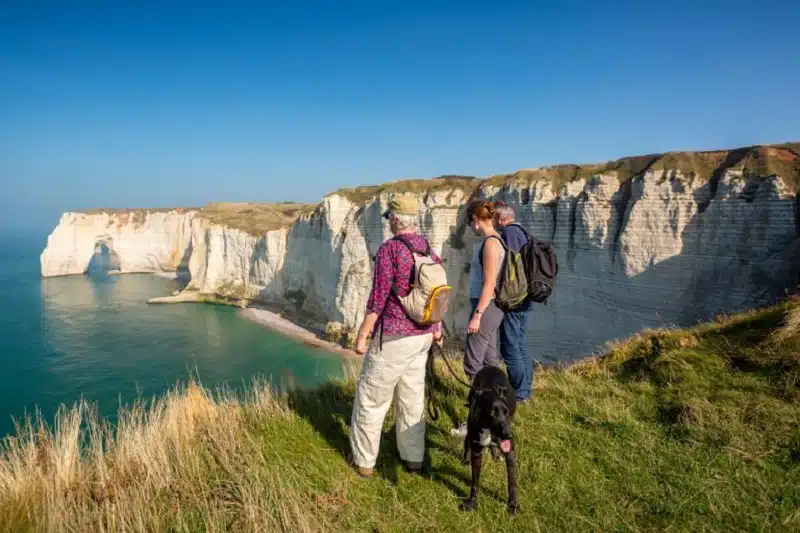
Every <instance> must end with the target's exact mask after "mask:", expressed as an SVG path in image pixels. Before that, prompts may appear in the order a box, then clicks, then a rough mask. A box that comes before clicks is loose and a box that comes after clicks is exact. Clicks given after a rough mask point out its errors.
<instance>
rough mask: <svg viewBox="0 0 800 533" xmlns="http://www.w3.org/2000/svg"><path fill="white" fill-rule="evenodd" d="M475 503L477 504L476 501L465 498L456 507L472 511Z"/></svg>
mask: <svg viewBox="0 0 800 533" xmlns="http://www.w3.org/2000/svg"><path fill="white" fill-rule="evenodd" d="M476 505H478V502H477V501H475V500H470V499H466V500H464V501H463V502H461V505H459V506H458V508H459V509H460V510H462V511H473V510H474V509H475V506H476Z"/></svg>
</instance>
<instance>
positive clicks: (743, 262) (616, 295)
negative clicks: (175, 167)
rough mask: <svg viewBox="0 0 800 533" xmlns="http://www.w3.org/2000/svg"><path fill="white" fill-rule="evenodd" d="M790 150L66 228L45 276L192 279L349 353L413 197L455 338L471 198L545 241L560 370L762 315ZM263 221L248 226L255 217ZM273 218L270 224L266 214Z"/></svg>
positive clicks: (126, 216)
mask: <svg viewBox="0 0 800 533" xmlns="http://www.w3.org/2000/svg"><path fill="white" fill-rule="evenodd" d="M798 148H800V145H797V144H792V145H780V146H766V147H748V148H742V149H738V150H733V151H718V152H696V153H670V154H664V155H653V156H643V157H636V158H628V159H623V160H619V161H614V162H610V163H606V164H602V165H590V166H578V165H563V166H557V167H548V168H542V169H533V170H527V171H520V172H517V173H514V174H510V175H502V176H494V177H491V178H489V179H485V180H479V179H472V178H462V177H445V178H437V179H432V180H409V181H400V182H394V183H389V184H385V185H382V186H376V187H364V188H359V189H348V190H341V191H337V192H334V193H332V194H329V195H327V196H326V197H325V198H323V200H322V202H320V203H319V204H318V205H317V206H300V205H297V206H295V205H293V204H281V206H279V209H277V210H276V208H275V207H274V206H272V207H269V208H267V207H263V209H265V210H269V213H270V215H271V217H272V218H270V224H268V225H266V226H258V225H257V224H256V225H255V226H254V225H253V224H244V223H243V222H242V220H246V221H252V217H251V218H248V217H247V216H244V217H242V216H240V215H241V213H242V212H243V210H245V209H249V208H248V207H247V206H238V207H236V208H235V209H233V210H232V212H233V211H236V212H237V213H238V214H239V216H237V217H229V219H226V218H225V217H221V216H218V215H219V211H218V210H217V211H213V210H209V209H208V208H200V209H189V210H173V211H165V212H148V211H130V212H122V213H108V212H98V213H93V214H85V213H67V214H65V215H64V216H63V217H62V219H61V221H60V223H59V225H58V227H57V228H56V229H55V230H54V231H53V233H52V234H51V235H50V237H49V238H48V244H47V248H46V249H45V251H44V252H43V254H42V258H41V263H42V275H44V276H50V275H60V274H79V273H82V272H84V271H85V270H86V268H87V265H88V264H89V262H90V260H91V258H92V255H93V253H94V250H95V249H96V247H97V246H98V245H104V244H105V245H106V246H107V247H108V249H109V250H110V251H111V252H112V253H114V254H115V255H116V256H117V257H118V260H119V261H118V262H119V270H120V271H121V272H141V271H179V270H183V271H185V272H187V275H188V277H189V282H188V285H187V287H186V289H185V290H186V291H189V292H191V291H195V292H197V293H198V294H210V295H214V296H215V297H218V298H227V299H231V300H235V301H262V302H269V303H272V304H276V305H280V306H283V307H284V308H285V309H287V310H291V311H293V312H295V313H297V314H298V316H302V317H304V318H305V319H306V320H311V321H313V322H314V323H315V324H316V325H318V326H319V327H320V328H325V329H326V330H327V331H328V333H329V334H330V335H331V336H333V337H335V338H341V339H342V340H347V339H348V337H349V336H350V335H351V334H352V331H353V329H354V328H355V327H357V325H358V323H359V321H360V320H361V318H362V317H363V308H364V302H365V300H366V298H367V295H368V293H369V289H370V283H371V279H372V274H371V259H372V257H373V256H374V254H375V252H376V250H377V248H378V246H379V245H380V243H381V242H383V241H384V240H385V239H386V238H388V237H389V234H388V228H386V227H385V224H384V223H383V220H382V219H381V218H380V214H381V212H382V211H383V209H384V208H385V206H386V203H387V201H388V198H389V196H390V195H391V193H393V192H395V191H405V192H412V193H416V194H418V195H419V198H420V203H421V205H422V212H421V217H420V224H421V229H422V232H423V233H424V234H425V235H426V236H428V238H429V240H430V242H431V246H432V247H433V248H434V249H435V250H436V251H437V253H439V254H440V255H441V256H442V258H443V260H444V261H445V265H446V268H447V272H448V276H449V277H450V280H451V283H452V284H453V286H454V287H455V288H456V292H455V302H454V305H453V306H452V309H451V311H450V313H449V316H448V317H447V319H446V321H445V328H446V331H447V332H448V333H449V335H450V336H452V337H462V336H463V335H464V329H465V324H466V321H467V318H468V312H469V310H468V307H467V302H466V300H465V297H464V293H465V288H466V284H467V279H468V272H469V270H468V269H469V258H470V255H471V253H472V249H473V246H474V245H475V244H476V243H477V239H476V238H475V237H474V236H473V235H471V232H470V231H469V230H466V228H465V226H464V224H463V213H464V207H465V205H466V203H467V202H468V200H469V199H470V198H473V197H488V198H492V199H497V200H503V201H506V202H508V203H509V204H511V205H512V206H514V207H515V209H516V212H517V216H518V220H519V221H520V222H521V223H522V224H524V225H525V226H527V227H528V228H529V230H530V231H532V232H533V233H535V234H537V235H538V236H539V237H540V238H544V239H547V240H551V241H552V242H553V243H554V245H555V247H556V251H557V253H558V257H559V263H560V267H561V270H560V273H559V279H558V286H557V289H556V292H555V294H554V296H553V298H552V299H551V301H550V303H549V304H548V305H546V306H537V307H536V308H535V310H534V312H533V313H532V314H531V318H530V322H529V329H528V341H529V345H530V349H531V351H532V353H533V355H534V358H535V359H538V360H540V361H543V362H553V361H568V360H571V359H574V358H577V357H581V356H584V355H587V354H589V353H591V352H593V351H596V350H598V349H600V348H602V346H603V345H604V343H606V342H607V341H610V340H613V339H615V338H621V337H627V336H628V335H630V334H632V333H634V332H636V331H638V330H641V329H643V328H647V327H656V326H665V325H671V324H673V325H680V326H684V325H688V324H691V323H694V322H695V321H698V320H704V319H708V318H709V317H711V316H713V315H715V314H719V313H728V312H735V311H739V310H742V309H747V308H751V307H754V306H758V305H764V304H768V303H770V302H772V301H774V300H776V299H779V298H781V297H782V296H783V295H784V294H785V293H786V292H787V291H791V290H792V289H793V288H794V287H795V286H796V285H797V281H798V261H800V257H798V251H799V250H800V246H798V242H799V241H798V234H799V233H798V226H800V214H799V212H798V210H799V209H800V207H799V206H800V200H798V195H797V185H798V180H799V179H800V163H799V162H798V151H800V150H798ZM258 213H259V212H258V211H254V215H253V217H255V218H257V215H258ZM276 213H277V214H276Z"/></svg>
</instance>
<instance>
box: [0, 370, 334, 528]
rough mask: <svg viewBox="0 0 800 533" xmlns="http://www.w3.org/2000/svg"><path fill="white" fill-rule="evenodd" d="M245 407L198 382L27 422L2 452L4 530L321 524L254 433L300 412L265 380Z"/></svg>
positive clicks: (0, 490) (288, 474)
mask: <svg viewBox="0 0 800 533" xmlns="http://www.w3.org/2000/svg"><path fill="white" fill-rule="evenodd" d="M248 396H249V397H247V398H245V399H244V400H243V401H242V402H240V401H238V400H237V399H235V397H234V396H233V395H231V394H224V393H221V394H218V395H216V397H214V396H213V395H211V394H210V393H209V392H207V391H206V390H205V389H203V388H202V387H200V386H198V385H196V384H195V383H193V382H190V383H189V385H188V386H187V387H185V388H175V389H173V390H172V391H171V392H170V393H169V394H168V395H167V396H165V397H163V398H162V399H159V400H156V401H155V402H153V403H152V404H151V405H145V404H143V403H139V404H137V405H136V406H134V407H133V408H132V409H128V410H123V411H122V412H121V413H120V419H119V421H118V424H117V428H116V430H115V431H112V429H111V428H110V426H109V425H108V424H107V423H105V422H101V421H100V418H99V417H97V416H96V414H95V413H94V412H93V411H92V409H91V408H90V407H89V405H87V404H85V403H81V404H79V405H78V406H76V407H75V408H72V409H64V410H62V411H61V412H59V413H58V416H57V419H56V420H57V421H56V423H55V424H54V426H53V427H52V428H50V427H47V426H45V425H44V424H43V423H42V422H41V421H34V420H30V419H29V420H27V421H26V422H25V424H23V425H22V426H21V427H20V428H18V432H17V436H16V437H14V438H7V439H6V440H5V441H4V443H3V447H2V451H0V528H2V529H3V530H4V531H25V530H27V531H48V532H61V531H102V532H105V531H124V532H128V531H176V530H177V531H189V530H197V529H202V530H205V531H231V530H234V531H288V530H291V531H320V530H322V529H324V524H323V523H321V519H318V518H316V517H315V516H314V514H313V513H309V512H308V511H309V509H308V506H304V505H303V504H302V502H303V500H304V498H302V497H301V492H302V487H300V486H299V485H298V484H297V483H295V482H294V481H293V480H294V477H293V476H291V472H282V473H281V472H277V471H276V470H278V471H279V470H280V469H281V468H283V466H284V465H283V464H282V462H281V461H280V458H276V457H267V455H266V453H265V452H264V447H263V446H262V443H260V442H258V440H257V438H256V437H255V435H257V434H258V432H257V431H253V429H254V428H255V427H257V426H258V425H261V424H263V423H264V422H265V421H267V420H269V419H275V418H276V417H286V416H292V415H291V414H290V412H289V411H288V410H286V409H285V408H284V407H283V406H282V405H281V404H280V403H279V402H278V401H277V400H276V399H275V398H274V397H273V395H272V394H271V393H270V389H269V386H268V385H266V384H264V383H259V382H255V383H253V385H252V386H251V387H250V391H249V393H248Z"/></svg>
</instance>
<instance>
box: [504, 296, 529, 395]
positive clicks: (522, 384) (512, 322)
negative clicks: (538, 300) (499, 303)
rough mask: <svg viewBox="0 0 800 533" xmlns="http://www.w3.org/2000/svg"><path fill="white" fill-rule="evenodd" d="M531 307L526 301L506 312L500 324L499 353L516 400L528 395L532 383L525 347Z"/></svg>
mask: <svg viewBox="0 0 800 533" xmlns="http://www.w3.org/2000/svg"><path fill="white" fill-rule="evenodd" d="M531 307H532V304H531V302H526V303H525V304H523V306H522V307H521V308H520V309H517V310H514V311H511V312H509V313H506V314H505V316H504V317H503V322H502V323H501V324H500V355H502V357H503V361H504V362H505V364H506V367H507V368H508V379H509V381H511V386H512V387H514V390H515V391H516V392H517V399H518V400H527V399H528V398H529V397H530V395H531V384H532V383H533V359H531V356H530V354H529V353H528V350H527V348H526V347H525V327H526V325H527V322H528V313H529V312H530V310H531Z"/></svg>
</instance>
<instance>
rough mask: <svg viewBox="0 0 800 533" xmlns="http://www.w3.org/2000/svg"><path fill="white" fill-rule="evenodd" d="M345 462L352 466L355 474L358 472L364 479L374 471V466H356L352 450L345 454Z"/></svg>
mask: <svg viewBox="0 0 800 533" xmlns="http://www.w3.org/2000/svg"><path fill="white" fill-rule="evenodd" d="M347 464H349V465H350V466H352V467H353V468H354V469H355V471H356V474H358V475H359V477H362V478H364V479H369V478H371V477H372V475H373V474H374V473H375V469H374V468H367V467H366V466H358V465H357V464H356V463H355V461H353V454H352V452H348V454H347Z"/></svg>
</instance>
